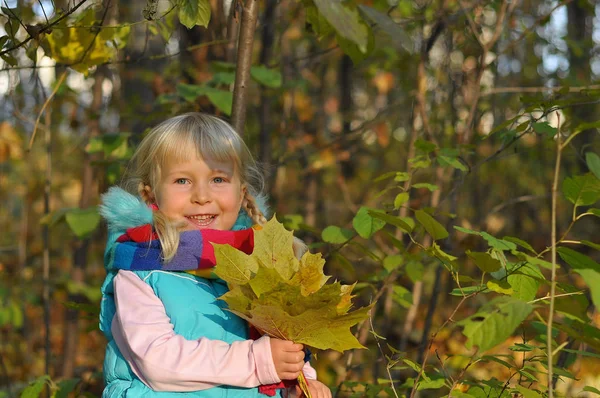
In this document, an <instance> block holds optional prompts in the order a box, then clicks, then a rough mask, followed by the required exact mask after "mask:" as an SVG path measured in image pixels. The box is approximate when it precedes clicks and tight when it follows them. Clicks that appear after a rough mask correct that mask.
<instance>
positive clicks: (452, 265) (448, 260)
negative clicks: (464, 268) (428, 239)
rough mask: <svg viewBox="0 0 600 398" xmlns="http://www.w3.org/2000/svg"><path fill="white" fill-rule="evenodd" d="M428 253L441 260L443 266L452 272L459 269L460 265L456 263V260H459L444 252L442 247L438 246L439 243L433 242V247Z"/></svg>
mask: <svg viewBox="0 0 600 398" xmlns="http://www.w3.org/2000/svg"><path fill="white" fill-rule="evenodd" d="M427 253H429V254H431V255H432V256H434V257H435V258H437V259H438V260H440V261H441V262H442V264H444V265H445V266H446V267H448V268H449V269H451V270H457V269H458V264H457V263H456V260H457V259H458V258H457V257H454V256H453V255H450V254H448V253H446V252H445V251H443V250H442V249H441V248H440V246H439V245H438V244H437V242H433V245H431V247H430V248H428V249H427Z"/></svg>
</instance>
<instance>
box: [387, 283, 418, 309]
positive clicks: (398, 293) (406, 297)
mask: <svg viewBox="0 0 600 398" xmlns="http://www.w3.org/2000/svg"><path fill="white" fill-rule="evenodd" d="M392 299H393V300H394V301H395V302H396V303H397V304H398V305H400V306H401V307H404V308H410V306H412V304H413V300H412V293H411V292H410V291H409V290H408V289H406V288H405V287H404V286H400V285H395V286H394V288H393V295H392Z"/></svg>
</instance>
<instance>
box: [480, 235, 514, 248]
mask: <svg viewBox="0 0 600 398" xmlns="http://www.w3.org/2000/svg"><path fill="white" fill-rule="evenodd" d="M481 236H482V237H483V239H485V240H486V241H487V243H488V245H489V246H490V247H493V248H494V249H498V250H501V251H504V250H517V245H515V244H514V243H512V242H509V241H506V240H503V239H498V238H496V237H494V236H492V235H490V234H488V233H487V232H481Z"/></svg>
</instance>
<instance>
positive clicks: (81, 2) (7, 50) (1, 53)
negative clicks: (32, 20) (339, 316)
mask: <svg viewBox="0 0 600 398" xmlns="http://www.w3.org/2000/svg"><path fill="white" fill-rule="evenodd" d="M87 1H88V0H82V1H80V2H79V3H77V4H76V5H75V6H74V7H73V8H71V9H70V10H69V11H67V12H66V13H64V14H63V15H61V16H60V17H59V18H57V19H56V20H55V21H54V22H52V23H50V24H48V25H46V26H43V27H42V28H41V29H40V30H39V31H38V32H37V34H38V35H39V34H41V33H46V32H47V31H49V30H51V29H52V27H53V26H55V25H58V24H59V23H60V22H61V21H62V20H63V19H65V18H67V17H68V16H69V15H71V14H73V13H74V12H75V11H77V9H78V8H79V7H81V6H82V5H83V4H84V3H85V2H87ZM33 39H34V37H33V36H32V35H29V37H27V38H26V39H25V40H23V41H22V42H20V43H18V44H15V45H14V46H12V47H9V48H7V49H6V50H3V51H0V56H2V55H4V54H8V53H9V52H11V51H14V50H16V49H18V48H21V47H23V46H24V45H25V44H27V43H29V42H30V41H31V40H33Z"/></svg>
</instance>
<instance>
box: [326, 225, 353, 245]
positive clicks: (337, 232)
mask: <svg viewBox="0 0 600 398" xmlns="http://www.w3.org/2000/svg"><path fill="white" fill-rule="evenodd" d="M353 236H355V235H354V232H352V231H351V230H349V229H346V228H340V227H336V226H335V225H330V226H328V227H327V228H325V229H324V230H323V232H322V233H321V238H322V239H323V240H324V241H325V242H327V243H334V244H341V243H345V242H347V241H348V239H352V237H353Z"/></svg>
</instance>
